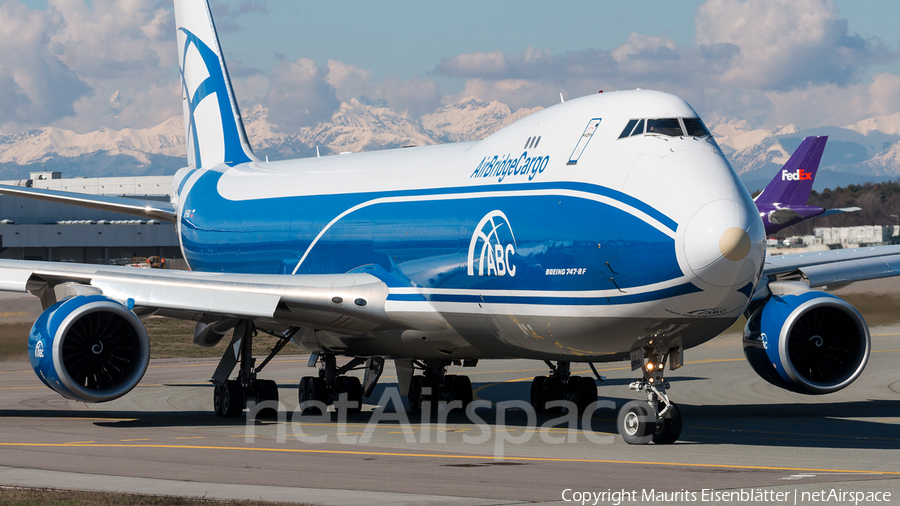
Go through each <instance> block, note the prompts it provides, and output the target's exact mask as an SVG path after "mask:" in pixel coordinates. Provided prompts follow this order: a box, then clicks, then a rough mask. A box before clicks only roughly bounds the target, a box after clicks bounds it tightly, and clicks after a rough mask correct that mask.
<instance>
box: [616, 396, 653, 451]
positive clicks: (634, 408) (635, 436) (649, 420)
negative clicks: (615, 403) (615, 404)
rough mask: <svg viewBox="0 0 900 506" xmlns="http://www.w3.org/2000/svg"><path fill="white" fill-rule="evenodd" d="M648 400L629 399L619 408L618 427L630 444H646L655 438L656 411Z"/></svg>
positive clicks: (623, 437)
mask: <svg viewBox="0 0 900 506" xmlns="http://www.w3.org/2000/svg"><path fill="white" fill-rule="evenodd" d="M651 411H652V409H651V407H650V404H648V403H647V402H646V401H629V402H627V403H625V405H624V406H622V409H620V410H619V416H618V417H616V428H617V429H618V431H619V434H620V435H621V436H622V439H624V440H625V442H626V443H628V444H630V445H645V444H647V443H649V442H650V441H652V440H653V434H654V431H655V430H656V413H652V412H651Z"/></svg>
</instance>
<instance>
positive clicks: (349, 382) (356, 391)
mask: <svg viewBox="0 0 900 506" xmlns="http://www.w3.org/2000/svg"><path fill="white" fill-rule="evenodd" d="M337 388H338V391H337V395H336V396H335V397H337V398H339V396H340V394H342V393H346V394H347V401H348V402H349V403H350V406H349V407H348V408H347V412H348V413H354V414H356V413H359V412H360V411H362V398H363V395H362V385H361V384H360V382H359V378H357V377H355V376H338V378H337ZM337 398H336V399H335V400H337Z"/></svg>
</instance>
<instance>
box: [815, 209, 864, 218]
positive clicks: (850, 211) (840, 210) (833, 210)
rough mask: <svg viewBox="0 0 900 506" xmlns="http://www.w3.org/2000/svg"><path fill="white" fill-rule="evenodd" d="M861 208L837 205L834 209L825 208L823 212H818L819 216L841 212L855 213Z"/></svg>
mask: <svg viewBox="0 0 900 506" xmlns="http://www.w3.org/2000/svg"><path fill="white" fill-rule="evenodd" d="M861 210H862V208H859V207H838V208H835V209H826V210H825V212H824V213H822V214H820V215H819V217H821V216H831V215H832V214H841V213H855V212H856V211H861Z"/></svg>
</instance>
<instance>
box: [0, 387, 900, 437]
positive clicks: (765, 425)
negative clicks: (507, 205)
mask: <svg viewBox="0 0 900 506" xmlns="http://www.w3.org/2000/svg"><path fill="white" fill-rule="evenodd" d="M694 379H702V378H690V377H680V378H673V382H675V381H689V380H694ZM627 383H628V380H609V381H604V382H602V383H601V384H602V385H603V386H612V385H621V384H627ZM172 386H174V385H172ZM530 386H531V384H530V382H512V383H475V384H473V388H474V390H475V392H476V398H480V399H481V400H483V401H488V402H490V403H491V404H490V406H489V407H480V408H478V409H477V410H476V413H477V415H478V418H479V419H480V420H483V423H487V424H489V425H494V424H495V422H496V420H497V415H498V407H497V405H496V404H495V403H496V402H501V403H502V402H504V401H507V402H508V401H510V400H518V401H519V406H520V407H521V406H523V405H524V404H525V403H527V399H528V398H529V390H530ZM191 387H192V388H204V389H208V388H209V387H207V386H205V385H191ZM387 388H393V389H396V385H394V384H387V385H379V386H378V387H377V388H376V389H375V391H374V392H373V394H372V395H371V396H370V397H368V398H367V399H366V400H365V403H366V404H367V405H371V404H375V403H378V402H379V401H382V400H387V399H389V398H391V397H393V398H395V399H396V398H397V397H398V394H397V393H396V392H394V395H393V396H392V395H389V393H388V392H386V389H387ZM279 389H280V393H281V396H282V399H283V400H284V402H285V404H286V405H287V406H288V407H287V408H286V409H287V410H288V412H287V413H285V415H286V417H285V419H286V420H289V421H292V422H298V421H303V420H313V419H315V420H316V421H320V418H319V417H318V416H307V415H302V416H301V415H299V414H298V413H296V412H293V411H291V410H292V409H293V407H294V406H295V403H296V401H294V404H291V402H290V401H288V400H287V396H288V395H292V394H293V395H295V394H294V392H296V388H295V387H293V385H290V384H286V383H282V384H281V385H279ZM601 393H603V390H602V389H601ZM637 398H640V397H639V396H638V395H637V394H634V395H633V396H630V397H627V398H620V397H607V396H601V397H599V398H598V400H599V401H606V404H605V405H604V404H600V407H599V408H598V409H596V410H595V411H594V412H593V413H592V416H591V421H590V424H591V428H592V429H593V430H594V431H596V432H602V433H606V434H614V433H615V432H616V421H615V420H616V413H617V411H616V410H617V409H618V408H619V407H621V406H622V405H623V404H624V403H626V402H628V401H629V400H633V399H637ZM292 400H293V399H292ZM676 400H677V399H676ZM210 404H211V403H210ZM393 404H394V403H393V402H390V401H388V403H387V405H386V406H385V409H384V412H385V413H387V414H389V415H388V416H384V415H382V418H381V419H380V420H376V421H377V422H378V423H379V424H398V422H397V421H396V420H397V418H398V417H400V418H401V419H402V418H403V416H399V413H398V408H399V409H401V410H403V413H404V415H405V418H406V419H408V420H409V423H410V425H411V426H412V427H413V430H416V429H417V428H418V427H419V426H420V424H421V423H423V421H426V420H427V421H428V422H430V423H435V422H436V421H437V420H438V416H437V415H435V414H433V413H432V414H430V415H428V416H427V418H426V416H425V415H423V414H422V413H407V412H406V410H405V407H404V406H399V407H398V406H394V405H393ZM612 404H614V405H615V408H613V407H612ZM678 406H679V408H680V409H681V412H682V414H683V415H684V430H683V432H682V436H681V439H680V440H679V443H678V444H705V445H721V444H729V445H751V446H772V447H786V448H862V449H900V424H898V423H897V422H898V419H900V400H896V401H894V400H864V401H852V402H817V403H796V402H790V401H788V400H785V401H784V402H773V403H767V404H729V405H721V404H717V405H692V404H687V403H679V404H678ZM90 413H91V414H92V416H96V417H98V418H101V417H102V418H104V419H106V420H97V421H96V422H94V424H95V425H97V426H99V427H108V428H110V429H115V428H140V427H185V426H187V427H190V426H197V427H217V426H244V425H246V423H247V421H246V418H245V417H241V418H221V417H217V416H215V415H214V414H213V413H212V412H211V411H202V410H201V411H198V410H186V411H153V410H147V411H138V410H110V411H103V410H95V411H92V412H90ZM391 413H393V415H390V414H391ZM85 415H86V412H85V411H80V410H56V409H36V410H35V409H30V410H21V409H15V410H0V417H4V418H21V417H26V418H54V417H56V418H65V417H77V418H83V417H84V416H85ZM504 415H505V416H504V417H503V418H504V423H505V424H506V425H507V426H509V427H514V428H522V429H524V428H525V427H527V426H528V425H529V424H535V425H536V427H538V428H540V427H555V428H566V423H567V418H566V417H565V416H564V415H565V413H562V414H560V413H557V414H546V413H541V414H537V415H536V416H535V415H533V414H532V415H531V420H529V414H528V413H526V411H525V410H523V409H520V408H517V407H511V408H507V409H506V410H505V413H504ZM375 416H376V415H375V414H374V412H373V411H368V410H366V411H363V412H362V413H358V414H348V415H347V422H348V423H354V424H368V423H370V422H373V419H375ZM441 416H446V421H447V423H448V424H461V425H465V424H471V425H475V424H477V423H482V422H480V420H478V419H475V420H473V419H471V418H470V417H469V416H467V415H466V414H465V413H464V412H463V411H462V410H459V409H455V410H452V411H450V412H449V413H446V414H442V415H441ZM569 419H571V417H570V418H569ZM331 420H332V421H335V423H336V421H337V415H336V414H335V413H333V412H332V413H331ZM254 423H256V424H260V425H266V424H272V423H277V420H276V419H259V420H256V421H255V422H254ZM577 429H579V430H581V429H582V417H581V416H579V417H578V426H577Z"/></svg>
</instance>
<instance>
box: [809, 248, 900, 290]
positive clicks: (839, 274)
mask: <svg viewBox="0 0 900 506" xmlns="http://www.w3.org/2000/svg"><path fill="white" fill-rule="evenodd" d="M800 272H802V273H803V276H804V277H805V278H807V279H808V280H809V286H810V287H811V288H815V287H818V286H826V285H835V284H843V283H852V282H854V281H863V280H866V279H878V278H886V277H891V276H897V275H900V255H892V256H887V257H878V258H862V259H859V260H845V261H843V262H835V263H830V264H821V265H810V266H805V267H801V268H800Z"/></svg>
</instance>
